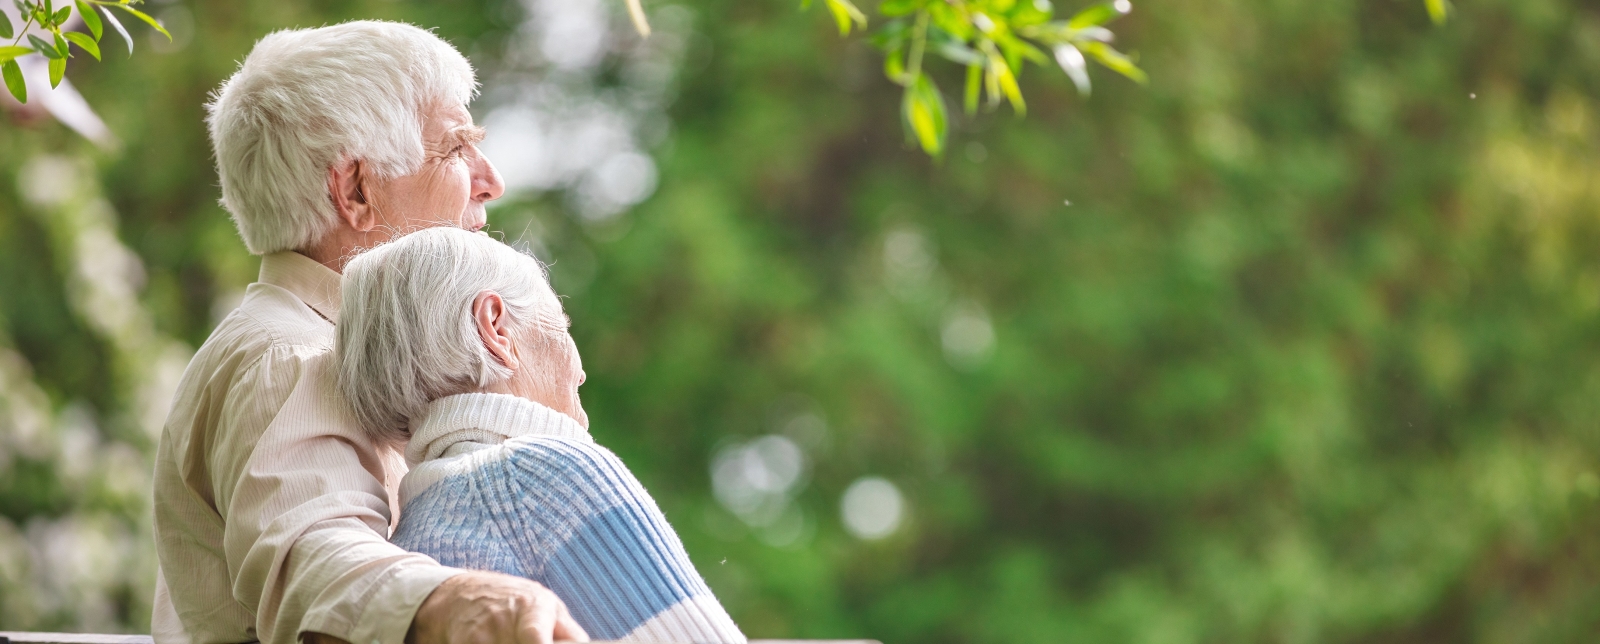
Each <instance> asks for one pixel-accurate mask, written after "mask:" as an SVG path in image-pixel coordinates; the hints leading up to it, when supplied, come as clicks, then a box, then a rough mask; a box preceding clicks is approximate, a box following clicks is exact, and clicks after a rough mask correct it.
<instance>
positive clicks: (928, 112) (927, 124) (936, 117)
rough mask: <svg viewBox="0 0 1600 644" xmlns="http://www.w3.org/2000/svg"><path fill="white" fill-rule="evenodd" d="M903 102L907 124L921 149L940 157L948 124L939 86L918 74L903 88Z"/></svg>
mask: <svg viewBox="0 0 1600 644" xmlns="http://www.w3.org/2000/svg"><path fill="white" fill-rule="evenodd" d="M902 105H903V107H904V116H905V119H906V125H908V126H909V127H910V128H911V133H912V134H913V135H914V136H915V137H916V139H917V143H918V144H920V145H921V146H922V151H923V152H926V153H928V154H929V155H930V156H939V153H940V152H942V151H944V139H945V134H946V133H947V132H948V130H949V126H950V123H949V120H948V117H947V115H946V114H945V109H944V96H943V95H941V94H940V93H939V88H938V87H937V86H935V85H934V84H933V80H932V79H930V78H928V75H927V74H920V73H919V74H917V78H916V79H915V80H914V81H912V83H911V85H909V86H907V87H906V94H905V100H904V102H903V103H902Z"/></svg>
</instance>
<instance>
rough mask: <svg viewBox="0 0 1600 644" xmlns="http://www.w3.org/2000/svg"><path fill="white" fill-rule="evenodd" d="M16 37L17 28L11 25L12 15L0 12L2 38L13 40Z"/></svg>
mask: <svg viewBox="0 0 1600 644" xmlns="http://www.w3.org/2000/svg"><path fill="white" fill-rule="evenodd" d="M16 35H17V32H16V28H15V27H13V26H12V25H11V14H8V13H6V12H4V11H0V38H13V37H15V36H16Z"/></svg>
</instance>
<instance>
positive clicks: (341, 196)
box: [328, 159, 378, 233]
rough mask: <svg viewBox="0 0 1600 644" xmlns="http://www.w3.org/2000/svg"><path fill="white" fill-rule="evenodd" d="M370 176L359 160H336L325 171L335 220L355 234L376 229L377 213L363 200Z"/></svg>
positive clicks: (365, 197) (365, 199) (365, 198)
mask: <svg viewBox="0 0 1600 644" xmlns="http://www.w3.org/2000/svg"><path fill="white" fill-rule="evenodd" d="M370 178H371V175H369V174H368V173H367V166H366V164H365V163H362V162H361V160H360V159H340V160H339V161H338V162H336V163H334V164H333V166H331V167H329V168H328V197H329V198H331V199H332V200H333V211H334V213H335V214H337V215H338V217H339V221H341V222H343V223H344V225H346V226H349V227H350V229H351V230H354V231H356V232H362V233H364V232H370V231H371V230H372V229H373V228H376V227H378V211H377V209H376V208H374V207H373V206H372V202H371V201H368V200H367V185H366V184H367V181H368V180H369V179H370Z"/></svg>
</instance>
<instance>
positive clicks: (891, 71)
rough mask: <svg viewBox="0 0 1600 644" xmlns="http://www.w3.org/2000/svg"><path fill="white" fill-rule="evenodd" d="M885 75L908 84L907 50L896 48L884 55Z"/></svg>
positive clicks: (897, 81)
mask: <svg viewBox="0 0 1600 644" xmlns="http://www.w3.org/2000/svg"><path fill="white" fill-rule="evenodd" d="M883 75H884V76H887V77H888V78H889V80H891V81H894V82H895V83H898V84H901V85H904V84H906V59H905V50H904V49H900V48H896V49H894V50H893V51H890V52H889V54H888V55H887V56H884V57H883Z"/></svg>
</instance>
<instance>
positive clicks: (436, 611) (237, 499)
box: [213, 354, 587, 644]
mask: <svg viewBox="0 0 1600 644" xmlns="http://www.w3.org/2000/svg"><path fill="white" fill-rule="evenodd" d="M273 357H274V356H268V359H267V360H263V361H262V365H261V366H259V367H258V369H261V370H262V371H257V370H255V369H253V370H252V372H254V373H252V374H247V377H245V378H242V379H241V380H240V382H239V383H238V385H239V386H241V387H248V386H250V381H252V380H256V381H260V380H263V379H267V378H285V377H288V378H294V379H295V380H296V382H295V384H294V385H293V386H292V391H291V393H290V395H289V397H288V399H286V400H285V401H284V402H283V404H282V406H281V407H280V408H279V410H278V412H277V414H276V416H275V417H274V418H273V420H272V421H271V423H270V424H269V426H268V427H267V429H266V430H265V431H264V432H263V433H262V434H261V436H260V437H259V439H258V440H257V441H256V442H255V444H254V445H252V446H249V448H248V454H249V457H248V458H247V459H243V460H242V462H239V463H238V464H237V465H234V466H233V467H232V468H230V467H228V464H227V463H225V462H218V463H216V466H217V469H215V470H214V471H213V473H214V476H216V477H217V479H218V481H219V482H221V481H231V482H232V485H219V486H218V487H219V489H218V492H219V494H218V502H219V503H218V504H219V506H220V507H224V508H226V509H227V515H226V522H225V535H224V549H225V551H226V558H227V562H228V567H229V570H230V573H231V578H232V579H233V584H234V587H233V591H234V597H235V598H236V599H238V600H239V602H241V603H242V604H244V605H245V606H246V607H247V608H249V609H250V610H251V611H252V612H254V614H255V616H256V637H257V638H259V639H260V640H261V641H262V642H267V643H269V644H292V643H293V642H295V641H296V640H297V639H298V638H299V637H300V635H301V634H302V633H308V632H309V633H318V634H322V635H327V636H332V637H335V638H338V639H341V640H345V641H348V642H352V643H354V644H399V643H400V642H401V641H403V640H405V639H406V637H407V633H408V631H410V630H412V626H413V622H414V621H415V623H416V627H417V628H416V631H417V634H418V636H419V641H420V642H421V643H422V644H434V643H444V642H461V641H467V640H469V639H473V638H475V637H478V636H484V635H486V636H489V637H490V638H491V639H492V641H525V642H529V643H530V644H531V643H532V642H540V641H543V642H548V641H550V640H551V638H552V637H554V638H559V639H578V640H584V639H587V638H586V637H584V636H583V632H582V629H581V628H577V625H576V623H572V622H571V619H570V617H567V618H565V620H563V619H561V617H562V616H564V615H565V612H566V609H565V606H564V605H562V604H561V602H560V600H559V599H557V598H556V597H555V596H554V595H553V594H551V593H550V592H549V591H548V590H546V589H544V588H543V587H542V586H538V585H537V584H532V582H526V580H516V581H518V582H523V583H520V584H507V583H505V582H504V580H499V579H498V577H503V575H493V573H478V572H464V571H461V570H457V569H454V568H447V567H444V566H441V565H439V564H438V563H437V562H436V561H434V560H433V559H432V558H429V557H427V556H424V555H420V554H416V553H412V552H407V551H405V550H403V549H401V548H399V547H397V546H395V545H393V544H391V543H389V541H388V532H389V525H390V511H389V494H388V491H387V489H386V488H385V487H384V484H383V481H384V480H385V479H387V478H390V477H391V476H393V475H396V474H398V472H397V471H396V468H398V467H400V465H399V463H400V461H399V459H398V455H397V454H394V453H393V451H392V450H389V449H387V448H384V447H382V446H379V445H375V444H373V443H372V442H371V441H370V440H369V439H367V437H366V436H365V435H364V434H363V433H362V432H360V431H359V430H357V429H356V428H355V424H354V423H353V422H352V421H351V420H350V419H349V418H348V417H347V415H346V412H345V410H344V407H343V404H342V403H341V402H340V401H339V400H338V399H337V397H336V395H335V394H332V393H331V392H333V391H335V389H334V388H333V382H332V370H331V369H330V368H329V367H330V365H331V359H332V356H331V354H324V355H322V356H315V357H311V358H308V359H305V360H298V359H295V358H294V357H288V356H285V357H284V358H286V359H284V360H281V361H274V360H272V359H271V358H273ZM258 384H265V383H264V382H258ZM230 398H233V397H231V396H230ZM248 398H249V396H248V395H244V396H241V397H240V398H238V399H237V400H247V399H248ZM230 402H232V401H230ZM486 576H490V577H489V578H486ZM510 579H515V578H510ZM447 580H450V581H447ZM528 584H532V585H531V586H528ZM419 608H421V609H422V610H419ZM507 636H510V637H507Z"/></svg>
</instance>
